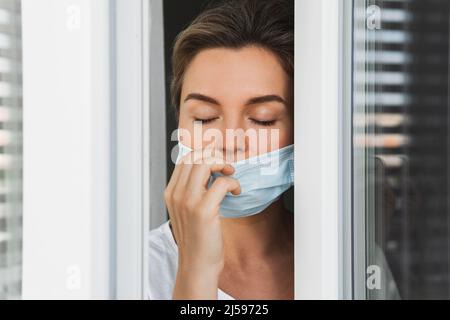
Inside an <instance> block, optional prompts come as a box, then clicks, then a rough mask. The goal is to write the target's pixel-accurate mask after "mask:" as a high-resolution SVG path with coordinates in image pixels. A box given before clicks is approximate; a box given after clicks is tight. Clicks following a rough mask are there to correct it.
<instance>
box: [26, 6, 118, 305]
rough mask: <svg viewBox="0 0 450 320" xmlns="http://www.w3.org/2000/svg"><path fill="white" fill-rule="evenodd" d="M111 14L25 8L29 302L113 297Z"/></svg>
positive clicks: (74, 8) (93, 10)
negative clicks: (33, 300) (110, 90)
mask: <svg viewBox="0 0 450 320" xmlns="http://www.w3.org/2000/svg"><path fill="white" fill-rule="evenodd" d="M108 13H109V1H107V0H97V1H91V0H73V1H70V3H69V2H68V1H60V0H41V1H35V0H23V2H22V21H23V65H24V67H23V70H24V81H23V82H24V89H23V92H24V120H23V121H24V200H23V201H24V203H23V205H24V221H23V235H24V242H23V285H22V289H23V295H22V297H23V298H24V299H107V298H109V297H110V272H111V271H110V254H111V247H110V222H111V221H110V182H111V181H110V158H109V154H110V149H109V147H110V144H109V141H110V140H109V139H110V92H109V88H110V74H109V71H110V69H109V59H108V57H109V41H108V39H109V37H108V36H109V15H108Z"/></svg>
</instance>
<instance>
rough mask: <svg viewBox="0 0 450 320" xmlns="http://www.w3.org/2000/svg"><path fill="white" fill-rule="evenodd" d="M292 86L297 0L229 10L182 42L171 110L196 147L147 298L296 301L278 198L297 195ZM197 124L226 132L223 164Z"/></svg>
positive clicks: (288, 224) (289, 238)
mask: <svg viewBox="0 0 450 320" xmlns="http://www.w3.org/2000/svg"><path fill="white" fill-rule="evenodd" d="M293 80H294V10H293V1H292V0H289V1H288V0H286V1H285V0H234V1H225V2H221V3H219V4H217V5H215V6H213V7H209V8H207V9H206V10H205V11H204V12H203V13H202V14H200V16H198V17H197V18H196V19H195V20H194V21H193V22H192V24H191V25H190V26H189V27H188V28H187V29H186V30H184V31H183V32H182V33H181V34H180V35H179V36H178V37H177V39H176V42H175V46H174V52H173V80H172V100H173V101H172V103H173V105H174V106H175V107H176V110H177V116H178V120H179V128H180V129H182V131H183V132H185V133H187V135H186V136H187V137H189V138H187V139H185V137H182V138H183V140H182V144H180V146H181V148H182V149H183V148H184V149H185V151H186V150H187V152H182V154H181V155H180V158H179V161H178V163H177V165H176V167H175V170H174V172H173V175H172V177H171V179H170V181H169V183H168V185H167V188H166V191H165V201H166V205H167V208H168V212H169V216H170V222H168V223H166V224H164V225H162V226H161V227H159V228H158V229H156V230H153V231H152V232H151V233H150V280H149V281H150V288H149V292H148V297H149V298H150V299H293V297H294V250H293V248H294V233H293V231H294V229H293V228H294V223H293V215H292V213H290V212H288V210H286V209H285V208H284V206H283V201H282V197H281V194H282V193H283V192H284V191H286V190H287V189H288V187H290V186H292V184H293V181H292V179H290V178H291V177H292V170H293V168H292V161H291V162H289V161H288V160H286V159H290V160H292V159H291V156H292V155H293V143H294V140H293V136H294V134H293ZM198 124H201V127H202V129H203V130H215V131H216V133H217V132H219V133H222V135H221V136H222V137H225V138H224V139H217V135H216V136H215V139H214V142H213V145H212V148H211V149H214V150H219V151H221V152H222V153H220V152H217V153H208V154H205V153H203V152H202V151H204V150H206V149H207V148H210V147H209V146H210V145H211V140H208V139H205V138H204V136H202V137H200V138H198V136H197V137H196V135H195V131H196V125H198ZM228 131H231V132H235V133H236V132H250V131H253V132H256V133H260V132H266V133H269V134H268V136H270V137H269V138H267V139H263V138H262V137H263V135H253V137H254V138H255V137H256V138H255V139H256V143H257V144H258V145H260V146H261V145H262V144H264V145H265V147H266V149H265V151H264V148H262V149H261V148H254V147H253V146H251V143H250V142H249V141H250V140H251V139H249V137H248V136H247V135H246V136H245V139H243V140H240V141H241V142H242V143H241V144H240V145H237V146H236V145H235V139H236V135H234V136H233V135H228V134H227V133H228ZM226 132H227V133H226ZM273 133H276V134H273ZM219 136H220V135H219ZM190 137H194V139H190ZM255 139H253V140H255ZM263 140H264V141H263ZM274 146H275V147H274ZM191 151H192V152H191ZM237 154H240V155H241V156H242V157H243V159H247V160H248V159H258V157H262V156H263V155H266V154H269V155H277V156H279V158H280V159H281V160H280V163H279V165H280V167H281V168H282V169H281V170H278V173H277V174H274V175H267V176H263V175H259V173H258V171H256V170H254V169H255V168H256V167H258V165H252V164H249V165H244V167H245V166H246V167H245V169H242V167H240V165H238V164H240V163H241V162H242V161H228V157H225V155H227V156H228V155H234V157H237ZM280 155H281V156H280ZM285 155H286V156H285ZM180 159H181V160H180ZM233 159H236V158H233ZM271 159H272V158H271ZM187 160H191V161H187ZM199 160H200V161H199ZM206 160H208V161H206ZM244 162H245V161H244ZM237 173H242V174H240V175H237ZM249 185H252V186H253V188H254V190H252V191H249V190H248V189H247V186H249Z"/></svg>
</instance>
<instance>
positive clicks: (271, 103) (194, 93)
mask: <svg viewBox="0 0 450 320" xmlns="http://www.w3.org/2000/svg"><path fill="white" fill-rule="evenodd" d="M200 124H201V129H202V132H203V135H198V134H196V133H194V131H195V130H194V128H195V126H199V125H200ZM179 128H180V129H184V130H180V135H181V141H182V142H183V144H185V145H186V146H188V147H191V148H192V149H198V147H201V148H205V147H206V146H207V145H210V144H211V143H213V144H214V146H215V148H216V149H220V150H222V151H223V152H227V153H233V154H235V153H236V152H244V154H245V157H250V156H255V155H258V154H263V153H266V152H270V151H274V150H277V149H279V148H283V147H285V146H288V145H291V144H293V143H294V141H293V83H292V80H291V78H290V77H289V76H288V75H287V73H286V72H285V71H284V69H283V68H282V66H281V64H280V63H279V61H278V59H277V58H276V56H275V55H274V54H272V53H271V52H270V51H268V50H264V49H261V48H259V47H245V48H243V49H239V50H235V49H225V48H218V49H207V50H203V51H201V52H200V53H199V54H197V56H196V57H195V58H194V59H193V61H192V62H191V64H190V65H189V67H188V68H187V70H186V73H185V77H184V82H183V88H182V92H181V101H180V117H179ZM196 130H198V127H197V129H196ZM183 132H187V133H188V137H185V136H184V134H183ZM196 132H198V131H196Z"/></svg>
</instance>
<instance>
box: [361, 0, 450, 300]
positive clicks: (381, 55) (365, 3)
mask: <svg viewBox="0 0 450 320" xmlns="http://www.w3.org/2000/svg"><path fill="white" fill-rule="evenodd" d="M354 4H355V5H354V34H353V35H354V66H353V67H354V68H353V69H354V72H353V75H354V77H353V100H354V102H353V128H354V129H353V138H354V141H353V145H354V167H353V169H354V181H353V183H354V219H355V221H359V222H361V221H363V223H362V224H361V223H359V224H358V223H356V224H355V227H356V228H360V230H356V233H355V235H356V237H355V241H359V242H360V243H365V245H364V247H365V250H364V252H365V253H364V259H363V261H364V276H363V278H364V280H365V292H364V293H365V296H366V298H369V299H378V298H388V299H393V298H398V297H400V298H402V299H432V298H438V299H448V298H450V286H449V267H450V263H449V258H450V253H449V243H450V223H449V191H450V188H449V184H450V177H449V173H450V170H449V163H450V162H449V160H450V159H449V151H450V147H449V146H450V113H449V97H450V96H449V80H448V78H449V72H448V71H449V62H450V61H449V36H450V35H449V27H450V25H449V12H450V2H449V1H448V0H428V1H423V0H383V1H381V0H370V1H369V0H355V2H354ZM358 226H359V227H358ZM362 228H363V229H364V230H361V229H362ZM358 234H359V235H360V236H358ZM361 235H362V236H361ZM355 254H356V255H357V254H358V253H357V252H355ZM355 270H358V268H356V269H355ZM359 270H360V271H361V270H362V269H359ZM356 272H358V271H356Z"/></svg>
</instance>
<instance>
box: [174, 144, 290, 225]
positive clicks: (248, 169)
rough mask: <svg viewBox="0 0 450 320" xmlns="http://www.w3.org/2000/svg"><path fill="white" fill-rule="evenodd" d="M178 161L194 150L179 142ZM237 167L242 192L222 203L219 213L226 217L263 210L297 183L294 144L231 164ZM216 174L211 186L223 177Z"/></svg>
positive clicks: (236, 172)
mask: <svg viewBox="0 0 450 320" xmlns="http://www.w3.org/2000/svg"><path fill="white" fill-rule="evenodd" d="M178 147H179V153H178V159H177V163H178V162H179V160H180V159H181V157H183V156H184V155H186V154H188V153H189V152H191V151H192V149H191V148H189V147H186V146H185V145H183V144H182V143H178ZM231 165H232V166H233V168H234V169H235V172H234V174H233V175H232V176H231V177H232V178H235V179H237V180H238V181H239V183H240V185H241V193H240V194H239V195H233V194H231V193H230V192H229V193H228V194H227V195H226V196H225V198H224V199H223V201H222V203H221V205H220V214H221V215H222V216H223V217H225V218H243V217H248V216H252V215H255V214H258V213H260V212H262V211H263V210H264V209H266V208H267V207H268V206H270V205H271V204H272V203H274V202H275V201H277V200H278V199H279V198H280V197H281V195H282V194H283V193H284V192H285V191H287V190H288V189H289V188H290V187H292V186H293V185H294V145H290V146H288V147H285V148H282V149H279V150H276V151H273V152H270V153H266V154H263V155H260V156H257V157H252V158H249V159H245V160H242V161H238V162H235V163H231ZM222 175H223V174H222V173H213V174H212V175H211V178H210V181H209V185H211V184H212V183H214V181H215V180H216V179H217V178H218V177H220V176H222Z"/></svg>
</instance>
